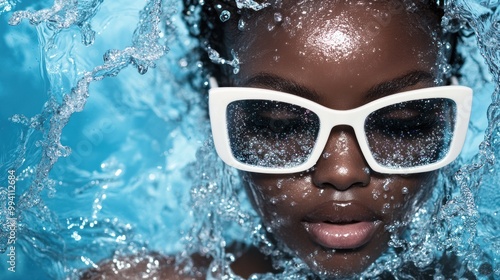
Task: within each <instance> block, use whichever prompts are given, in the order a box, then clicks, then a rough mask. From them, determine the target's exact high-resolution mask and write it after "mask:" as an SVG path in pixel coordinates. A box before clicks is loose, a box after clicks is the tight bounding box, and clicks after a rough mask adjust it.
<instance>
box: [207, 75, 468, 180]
mask: <svg viewBox="0 0 500 280" xmlns="http://www.w3.org/2000/svg"><path fill="white" fill-rule="evenodd" d="M210 82H211V86H212V88H211V89H210V90H209V114H210V123H211V126H212V135H213V139H214V145H215V149H216V151H217V154H218V155H219V157H220V158H221V159H222V160H223V161H224V162H225V163H226V164H227V165H230V166H232V167H235V168H237V169H239V170H242V171H248V172H255V173H266V174H288V173H298V172H302V171H305V170H308V169H310V168H312V167H313V166H314V165H315V164H316V162H317V161H318V160H319V158H320V156H321V154H323V151H324V149H325V147H326V143H327V142H328V139H329V135H330V131H331V130H332V128H333V127H335V126H338V125H348V126H350V127H352V128H353V130H354V133H355V135H356V139H357V141H358V145H359V147H360V149H361V152H362V154H363V156H364V158H365V160H366V162H367V163H368V165H369V166H370V168H371V169H372V170H374V171H376V172H379V173H384V174H412V173H423V172H429V171H433V170H436V169H439V168H441V167H443V166H445V165H447V164H449V163H451V162H452V161H453V160H455V159H456V158H457V156H458V155H459V154H460V151H461V150H462V147H463V144H464V142H465V138H466V134H467V130H468V124H469V119H470V112H471V107H472V89H471V88H469V87H465V86H457V85H451V86H439V87H431V88H423V89H417V90H410V91H405V92H401V93H396V94H392V95H389V96H385V97H382V98H379V99H377V100H374V101H372V102H369V103H367V104H364V105H362V106H360V107H357V108H354V109H350V110H334V109H330V108H327V107H325V106H322V105H320V104H318V103H316V102H314V101H311V100H309V99H306V98H303V97H299V96H297V95H293V94H290V93H284V92H279V91H274V90H269V89H261V88H249V87H217V83H216V82H215V81H214V80H211V81H210ZM428 98H447V99H451V100H453V101H454V102H455V103H456V105H457V108H456V110H457V119H456V121H455V130H454V133H453V138H452V141H451V144H450V149H449V151H448V153H447V154H446V156H444V157H443V158H442V159H441V160H440V161H437V162H435V163H432V164H429V165H424V166H417V167H400V168H390V167H385V166H382V165H380V164H378V163H377V162H376V160H375V159H374V157H373V156H372V153H371V152H370V149H369V146H368V141H367V138H366V135H365V133H364V122H365V120H366V118H367V117H368V116H369V114H371V113H373V112H374V111H375V110H378V109H380V108H383V107H386V106H389V105H393V104H396V103H400V102H404V101H413V100H419V99H428ZM237 100H272V101H280V102H286V103H290V104H295V105H298V106H301V107H303V108H306V109H309V110H311V111H312V112H314V113H315V114H317V115H318V118H319V120H320V128H319V131H318V136H317V141H316V144H315V146H314V148H313V150H312V152H311V154H310V155H309V158H308V159H307V160H306V161H305V162H304V163H302V164H300V165H297V166H293V167H283V168H275V167H272V168H271V167H261V166H254V165H249V164H245V163H242V162H240V161H238V160H237V159H236V158H235V157H234V156H233V154H232V151H231V147H230V140H229V134H228V130H227V115H226V112H227V106H228V105H229V104H230V103H231V102H233V101H237ZM325 120H326V121H325Z"/></svg>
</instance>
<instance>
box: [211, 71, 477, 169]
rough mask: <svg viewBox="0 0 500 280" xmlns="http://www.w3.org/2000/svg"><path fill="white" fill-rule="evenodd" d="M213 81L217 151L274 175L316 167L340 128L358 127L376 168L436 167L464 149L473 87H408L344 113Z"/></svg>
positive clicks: (361, 143) (228, 159) (364, 149)
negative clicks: (334, 130)
mask: <svg viewBox="0 0 500 280" xmlns="http://www.w3.org/2000/svg"><path fill="white" fill-rule="evenodd" d="M211 84H212V85H211V87H212V88H211V89H210V90H209V110H210V122H211V125H212V134H213V138H214V144H215V148H216V150H217V153H218V154H219V156H220V157H221V159H222V160H223V161H224V162H225V163H226V164H228V165H230V166H233V167H235V168H237V169H240V170H243V171H249V172H257V173H268V174H278V173H282V174H285V173H296V172H302V171H305V170H307V169H309V168H311V167H313V166H314V165H315V164H316V162H317V161H318V159H319V158H320V156H321V155H322V153H323V150H324V148H325V146H326V143H327V141H328V138H329V136H330V131H331V130H332V128H333V127H335V126H338V125H348V126H351V127H352V128H353V130H354V133H355V135H356V138H357V140H358V144H359V147H360V149H361V152H362V153H363V156H364V158H365V160H366V162H367V163H368V165H369V166H370V168H371V169H373V170H374V171H376V172H379V173H387V174H410V173H420V172H428V171H432V170H436V169H438V168H441V167H443V166H445V165H447V164H449V163H450V162H452V161H453V160H454V159H455V158H456V157H457V156H458V154H459V153H460V151H461V149H462V146H463V143H464V141H465V136H466V133H467V127H468V123H469V118H470V111H471V105H472V89H470V88H468V87H464V86H441V87H432V88H424V89H418V90H411V91H406V92H402V93H397V94H392V95H389V96H386V97H383V98H380V99H377V100H375V101H372V102H370V103H367V104H365V105H363V106H360V107H358V108H354V109H351V110H342V111H340V110H333V109H330V108H327V107H324V106H322V105H320V104H318V103H315V102H313V101H311V100H309V99H306V98H302V97H299V96H296V95H293V94H289V93H283V92H279V91H274V90H267V89H260V88H245V87H222V88H218V87H217V83H216V82H215V81H211Z"/></svg>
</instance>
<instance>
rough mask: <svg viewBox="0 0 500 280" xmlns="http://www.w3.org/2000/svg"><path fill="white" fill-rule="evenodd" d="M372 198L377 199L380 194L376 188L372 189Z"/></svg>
mask: <svg viewBox="0 0 500 280" xmlns="http://www.w3.org/2000/svg"><path fill="white" fill-rule="evenodd" d="M372 195H373V200H377V199H378V197H379V196H380V192H379V191H378V190H376V189H374V190H372Z"/></svg>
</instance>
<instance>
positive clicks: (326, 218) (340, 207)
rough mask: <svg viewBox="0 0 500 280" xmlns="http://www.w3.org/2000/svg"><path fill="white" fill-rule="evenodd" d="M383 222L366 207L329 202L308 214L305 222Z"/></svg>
mask: <svg viewBox="0 0 500 280" xmlns="http://www.w3.org/2000/svg"><path fill="white" fill-rule="evenodd" d="M377 220H381V218H380V217H378V215H377V214H376V213H375V212H373V211H371V210H370V209H369V208H367V207H366V206H364V205H361V204H360V203H358V202H353V201H345V202H344V201H327V202H324V203H322V204H320V205H319V206H318V207H316V208H315V209H314V210H313V211H311V212H310V213H308V214H307V215H306V216H305V217H304V219H303V222H307V223H322V222H325V223H332V224H347V223H354V222H362V221H366V222H374V221H377Z"/></svg>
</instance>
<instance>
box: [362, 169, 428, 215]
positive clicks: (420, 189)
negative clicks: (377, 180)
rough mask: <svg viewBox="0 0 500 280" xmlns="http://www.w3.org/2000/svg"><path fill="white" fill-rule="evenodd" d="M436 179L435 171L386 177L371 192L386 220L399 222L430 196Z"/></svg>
mask: <svg viewBox="0 0 500 280" xmlns="http://www.w3.org/2000/svg"><path fill="white" fill-rule="evenodd" d="M436 181H437V173H436V172H430V173H423V174H416V175H411V176H398V177H391V178H386V179H385V180H384V182H383V183H382V184H380V186H379V187H376V188H374V189H373V191H372V194H373V198H374V199H376V200H380V202H379V204H380V207H381V210H380V211H381V213H382V214H383V215H384V216H385V217H386V221H388V222H389V221H390V223H394V222H396V221H398V222H399V221H402V220H407V218H408V216H409V215H412V213H414V211H415V210H416V209H418V207H420V205H421V204H422V203H423V202H424V201H425V200H427V199H428V198H429V197H430V195H431V193H432V189H433V188H434V187H435V186H436Z"/></svg>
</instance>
